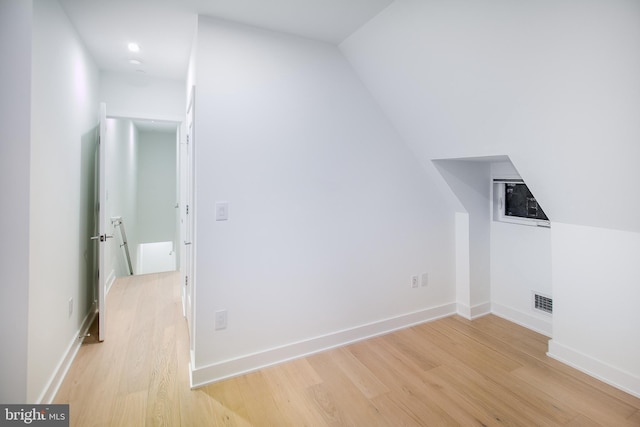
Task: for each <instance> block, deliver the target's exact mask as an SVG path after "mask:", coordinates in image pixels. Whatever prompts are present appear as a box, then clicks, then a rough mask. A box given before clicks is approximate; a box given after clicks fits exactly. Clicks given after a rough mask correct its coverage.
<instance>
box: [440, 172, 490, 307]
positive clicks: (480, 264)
mask: <svg viewBox="0 0 640 427" xmlns="http://www.w3.org/2000/svg"><path fill="white" fill-rule="evenodd" d="M434 163H435V164H436V166H437V168H438V170H439V171H440V173H441V174H442V177H443V178H444V180H445V181H446V182H447V184H448V185H449V187H450V188H451V190H452V191H453V192H454V193H455V195H456V197H457V198H458V199H459V201H460V204H461V205H462V206H463V207H464V210H465V212H467V213H468V217H467V218H468V220H467V221H468V224H464V223H462V224H461V223H459V221H463V218H465V217H464V216H460V215H456V227H461V230H458V231H456V234H457V236H461V235H462V234H463V233H466V232H467V230H468V236H469V239H468V240H469V241H468V250H469V255H468V258H469V259H468V261H467V260H466V259H462V258H459V259H460V261H462V262H468V263H469V265H468V267H467V268H468V277H469V284H468V286H469V290H468V292H467V291H464V292H462V290H461V289H460V288H459V286H460V285H461V284H460V283H458V294H459V295H460V296H461V298H458V312H459V313H460V314H462V315H463V316H465V317H467V318H472V317H476V316H478V315H482V314H486V313H488V312H489V310H490V303H491V274H490V260H489V253H490V250H489V249H490V245H489V235H490V228H489V211H490V210H489V205H490V201H489V200H490V197H489V192H490V165H491V164H490V163H489V162H482V161H477V162H476V161H467V160H436V161H435V162H434ZM458 238H459V237H458ZM464 267H466V266H464ZM464 267H462V266H460V267H459V268H458V270H460V271H465V270H466V269H465V268H464ZM464 276H465V277H466V273H464ZM467 297H468V300H467V299H466V298H467Z"/></svg>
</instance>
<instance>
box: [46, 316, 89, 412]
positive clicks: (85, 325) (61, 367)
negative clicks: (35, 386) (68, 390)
mask: <svg viewBox="0 0 640 427" xmlns="http://www.w3.org/2000/svg"><path fill="white" fill-rule="evenodd" d="M96 309H97V307H96V305H95V304H93V305H91V309H90V310H89V313H87V315H86V317H85V318H84V320H83V321H82V324H81V325H80V329H78V332H77V333H76V334H75V336H74V337H73V339H72V340H71V342H70V343H69V346H68V347H67V351H66V352H65V355H64V357H63V358H62V360H61V361H60V363H58V366H57V367H56V370H55V371H54V373H53V375H52V376H51V379H50V380H49V382H48V384H47V387H46V388H45V389H44V391H43V392H42V393H41V394H40V396H39V397H38V399H37V401H36V402H35V403H36V404H45V405H48V404H51V403H52V402H53V399H55V397H56V394H57V393H58V390H59V389H60V386H61V385H62V381H63V380H64V377H65V376H66V375H67V372H68V371H69V368H70V367H71V364H72V363H73V360H74V359H75V358H76V355H77V354H78V351H79V350H80V346H82V337H84V336H85V335H86V334H87V331H88V330H89V327H90V326H91V323H92V322H93V319H94V318H95V317H96V314H97V311H96Z"/></svg>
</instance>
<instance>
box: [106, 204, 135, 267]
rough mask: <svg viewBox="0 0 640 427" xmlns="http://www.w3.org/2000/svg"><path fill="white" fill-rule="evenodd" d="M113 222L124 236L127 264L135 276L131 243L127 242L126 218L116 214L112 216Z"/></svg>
mask: <svg viewBox="0 0 640 427" xmlns="http://www.w3.org/2000/svg"><path fill="white" fill-rule="evenodd" d="M111 224H113V227H114V228H116V227H117V228H118V229H119V230H120V236H121V237H122V244H121V245H120V247H121V248H124V256H125V260H126V261H127V265H128V266H129V275H131V276H133V266H132V265H131V256H130V255H129V245H128V244H127V233H126V232H125V230H124V220H123V219H122V217H121V216H116V217H113V218H111Z"/></svg>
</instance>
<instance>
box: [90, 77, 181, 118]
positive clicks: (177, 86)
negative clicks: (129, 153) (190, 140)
mask: <svg viewBox="0 0 640 427" xmlns="http://www.w3.org/2000/svg"><path fill="white" fill-rule="evenodd" d="M185 71H186V70H185ZM184 88H185V83H184V81H182V80H170V79H163V78H159V77H152V76H147V75H146V74H140V73H138V74H133V75H132V74H127V73H118V72H114V71H104V70H103V71H101V72H100V100H101V101H103V102H105V103H106V104H107V114H108V115H109V116H117V117H130V118H139V119H156V120H169V121H177V122H180V121H182V120H183V118H184V99H185V89H184Z"/></svg>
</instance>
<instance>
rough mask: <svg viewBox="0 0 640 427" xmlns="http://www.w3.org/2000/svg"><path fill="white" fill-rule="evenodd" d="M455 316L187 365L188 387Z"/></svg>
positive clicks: (448, 311) (376, 325) (449, 307)
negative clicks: (206, 363)
mask: <svg viewBox="0 0 640 427" xmlns="http://www.w3.org/2000/svg"><path fill="white" fill-rule="evenodd" d="M455 313H456V304H455V303H451V304H445V305H442V306H439V307H433V308H429V309H426V310H421V311H417V312H413V313H408V314H404V315H401V316H397V317H392V318H389V319H384V320H381V321H378V322H373V323H368V324H365V325H361V326H356V327H355V328H350V329H344V330H341V331H338V332H334V333H330V334H327V335H322V336H319V337H315V338H310V339H307V340H303V341H298V342H294V343H291V344H287V345H284V346H280V347H274V348H271V349H268V350H264V351H260V352H257V353H252V354H247V355H244V356H240V357H237V358H234V359H229V360H224V361H221V362H217V363H213V364H211V365H208V366H203V367H199V368H193V365H190V366H189V368H190V370H191V372H190V374H191V375H190V381H191V387H192V388H196V387H201V386H203V385H206V384H210V383H213V382H216V381H220V380H224V379H226V378H231V377H235V376H238V375H242V374H245V373H248V372H252V371H256V370H258V369H262V368H266V367H268V366H272V365H276V364H279V363H282V362H286V361H289V360H293V359H297V358H300V357H305V356H308V355H310V354H314V353H319V352H321V351H325V350H329V349H332V348H336V347H341V346H344V345H347V344H351V343H354V342H356V341H361V340H364V339H367V338H371V337H374V336H378V335H383V334H386V333H389V332H393V331H395V330H399V329H404V328H408V327H410V326H414V325H417V324H420V323H425V322H429V321H432V320H436V319H440V318H443V317H447V316H451V315H452V314H455Z"/></svg>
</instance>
